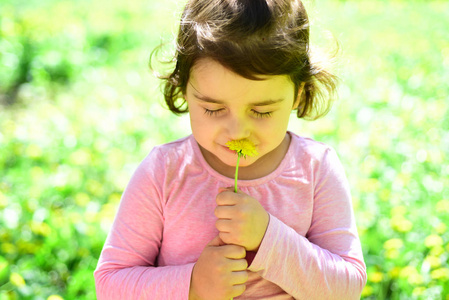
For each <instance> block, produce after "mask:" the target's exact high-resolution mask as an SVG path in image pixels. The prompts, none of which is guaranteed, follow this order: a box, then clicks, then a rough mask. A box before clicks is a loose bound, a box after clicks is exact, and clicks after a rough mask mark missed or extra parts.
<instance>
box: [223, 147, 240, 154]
mask: <svg viewBox="0 0 449 300" xmlns="http://www.w3.org/2000/svg"><path fill="white" fill-rule="evenodd" d="M220 146H221V147H223V149H224V150H226V152H228V153H231V154H234V155H237V152H235V151H234V150H231V149H229V148H228V147H227V146H223V145H220Z"/></svg>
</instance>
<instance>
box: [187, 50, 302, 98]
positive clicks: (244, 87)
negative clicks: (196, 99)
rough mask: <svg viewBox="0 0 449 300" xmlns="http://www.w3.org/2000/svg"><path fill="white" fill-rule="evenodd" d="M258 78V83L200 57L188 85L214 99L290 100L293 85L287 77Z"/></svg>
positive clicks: (192, 70)
mask: <svg viewBox="0 0 449 300" xmlns="http://www.w3.org/2000/svg"><path fill="white" fill-rule="evenodd" d="M258 77H259V78H260V79H261V80H251V79H247V78H244V77H242V76H240V75H238V74H236V73H234V72H233V71H231V70H229V69H227V68H226V67H224V66H223V65H221V64H220V63H218V62H216V61H214V60H212V59H207V58H204V59H200V60H199V61H197V62H196V63H195V64H194V65H193V67H192V69H191V72H190V79H189V85H191V86H192V87H193V88H194V89H195V90H196V91H198V92H199V93H201V94H203V95H204V96H208V97H213V98H216V99H221V98H233V99H236V98H237V99H239V98H246V99H248V98H251V100H260V99H253V98H279V97H289V96H291V97H293V94H294V84H293V82H292V81H291V80H290V78H289V77H288V76H287V75H276V76H258ZM289 94H291V95H289ZM223 100H225V99H223Z"/></svg>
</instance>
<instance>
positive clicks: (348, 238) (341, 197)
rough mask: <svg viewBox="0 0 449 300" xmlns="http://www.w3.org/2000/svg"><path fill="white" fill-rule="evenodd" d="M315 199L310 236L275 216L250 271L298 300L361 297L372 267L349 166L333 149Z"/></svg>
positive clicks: (325, 161)
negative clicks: (352, 193) (357, 223)
mask: <svg viewBox="0 0 449 300" xmlns="http://www.w3.org/2000/svg"><path fill="white" fill-rule="evenodd" d="M314 185H315V189H314V190H315V197H314V198H315V199H314V209H313V216H312V223H311V226H310V229H309V231H308V233H307V235H306V237H304V236H302V235H300V234H298V233H297V232H296V231H295V230H293V229H292V228H291V227H289V226H287V225H286V224H285V223H283V222H282V221H280V220H279V219H278V218H276V217H275V216H273V215H270V223H269V225H268V228H267V231H266V234H265V237H264V239H263V240H262V243H261V245H260V248H259V250H258V252H257V255H256V257H255V258H254V260H253V262H252V263H251V265H250V266H249V268H248V270H250V271H253V272H257V273H258V274H259V275H260V276H262V277H264V278H265V279H267V280H269V281H271V282H273V283H275V284H276V285H278V286H279V287H281V288H282V289H283V290H284V291H285V292H287V293H288V294H290V295H292V296H293V297H294V298H295V299H320V300H321V299H360V294H361V291H362V289H363V287H364V285H365V283H366V267H365V263H364V261H363V254H362V250H361V246H360V241H359V238H358V234H357V229H356V226H355V220H354V214H353V210H352V205H351V196H350V192H349V186H348V183H347V179H346V176H345V174H344V170H343V168H342V166H341V164H340V162H339V160H338V157H337V155H336V154H335V152H334V151H333V150H328V151H327V152H326V153H325V155H324V157H323V159H322V160H321V165H320V166H319V168H318V169H317V170H316V171H315V172H314Z"/></svg>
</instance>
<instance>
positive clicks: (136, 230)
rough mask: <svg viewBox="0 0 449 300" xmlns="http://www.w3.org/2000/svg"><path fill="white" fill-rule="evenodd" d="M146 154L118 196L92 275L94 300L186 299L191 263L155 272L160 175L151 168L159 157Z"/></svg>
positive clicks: (160, 220) (159, 232) (160, 225)
mask: <svg viewBox="0 0 449 300" xmlns="http://www.w3.org/2000/svg"><path fill="white" fill-rule="evenodd" d="M152 154H154V155H152ZM152 154H150V155H149V156H148V157H147V159H145V160H144V161H143V162H142V164H141V165H140V166H139V167H138V169H137V170H136V172H135V174H134V175H133V177H132V179H131V181H130V183H129V184H128V186H127V188H126V190H125V192H124V194H123V196H122V200H121V202H120V206H119V209H118V213H117V215H116V218H115V220H114V223H113V226H112V229H111V231H110V233H109V235H108V238H107V240H106V243H105V245H104V248H103V251H102V253H101V256H100V259H99V262H98V266H97V269H96V270H95V272H94V277H95V285H96V291H97V297H98V299H100V300H101V299H107V300H113V299H188V297H189V286H190V277H191V274H192V269H193V265H194V263H190V264H185V265H180V266H166V267H156V259H157V256H158V254H159V247H160V246H161V240H162V231H163V213H162V212H163V207H162V206H163V204H162V201H161V200H160V199H162V197H163V195H161V192H160V186H162V182H158V180H161V181H162V179H160V178H163V177H164V174H163V169H162V168H156V166H154V164H156V165H157V164H158V159H160V158H161V157H159V158H158V157H157V156H158V155H157V154H156V151H154V152H153V153H152ZM159 161H160V160H159ZM159 164H160V163H159ZM151 172H154V173H159V174H158V176H155V175H156V174H151Z"/></svg>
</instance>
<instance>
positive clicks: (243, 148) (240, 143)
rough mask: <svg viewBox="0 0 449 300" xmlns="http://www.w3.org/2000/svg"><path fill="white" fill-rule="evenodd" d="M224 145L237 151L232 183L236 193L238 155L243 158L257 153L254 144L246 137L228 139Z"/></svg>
mask: <svg viewBox="0 0 449 300" xmlns="http://www.w3.org/2000/svg"><path fill="white" fill-rule="evenodd" d="M226 146H228V148H229V149H231V150H233V151H236V153H237V164H236V165H235V184H234V192H236V193H237V190H238V187H237V180H238V177H239V161H240V157H241V156H243V157H244V158H246V156H256V155H259V153H257V150H256V146H254V144H253V143H252V142H251V141H249V140H247V139H243V140H234V141H229V142H227V143H226Z"/></svg>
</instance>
